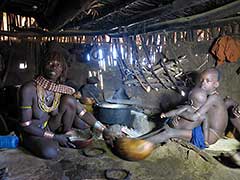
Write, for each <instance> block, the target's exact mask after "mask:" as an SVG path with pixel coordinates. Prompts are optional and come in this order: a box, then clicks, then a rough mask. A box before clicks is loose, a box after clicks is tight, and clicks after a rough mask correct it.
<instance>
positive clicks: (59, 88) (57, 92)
mask: <svg viewBox="0 0 240 180" xmlns="http://www.w3.org/2000/svg"><path fill="white" fill-rule="evenodd" d="M34 82H35V83H36V85H37V96H38V105H39V108H40V109H41V110H42V111H44V112H48V113H49V112H52V111H54V110H55V109H57V107H58V105H59V104H60V98H61V95H62V94H69V95H72V94H73V93H74V92H75V90H74V89H73V88H72V87H69V86H66V85H62V84H56V83H54V82H51V81H49V80H47V79H45V78H44V77H43V76H38V77H37V78H36V79H35V80H34ZM45 90H48V91H51V92H54V99H53V102H52V106H50V107H49V106H48V105H47V104H46V101H45Z"/></svg>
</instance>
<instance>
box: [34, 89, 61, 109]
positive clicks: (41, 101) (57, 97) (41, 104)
mask: <svg viewBox="0 0 240 180" xmlns="http://www.w3.org/2000/svg"><path fill="white" fill-rule="evenodd" d="M44 91H45V90H44V89H43V88H42V87H41V86H39V85H37V96H38V105H39V108H40V109H41V110H42V111H43V112H47V113H49V112H52V111H54V110H55V109H57V108H58V105H59V104H60V98H61V94H60V93H57V92H56V93H54V99H53V102H52V106H50V107H49V106H48V105H47V104H46V103H45V97H44V94H45V92H44Z"/></svg>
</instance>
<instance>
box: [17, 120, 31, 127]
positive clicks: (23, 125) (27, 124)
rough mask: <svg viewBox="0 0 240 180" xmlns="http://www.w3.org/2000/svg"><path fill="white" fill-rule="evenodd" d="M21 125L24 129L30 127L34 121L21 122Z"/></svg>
mask: <svg viewBox="0 0 240 180" xmlns="http://www.w3.org/2000/svg"><path fill="white" fill-rule="evenodd" d="M19 124H20V126H22V127H27V126H30V125H31V124H32V121H31V120H29V121H25V122H20V123H19Z"/></svg>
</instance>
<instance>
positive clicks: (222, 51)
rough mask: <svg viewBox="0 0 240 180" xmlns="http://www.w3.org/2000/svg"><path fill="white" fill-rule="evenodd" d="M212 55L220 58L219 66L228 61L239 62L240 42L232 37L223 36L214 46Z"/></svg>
mask: <svg viewBox="0 0 240 180" xmlns="http://www.w3.org/2000/svg"><path fill="white" fill-rule="evenodd" d="M211 53H212V54H213V55H215V56H216V57H217V58H218V59H217V64H218V65H221V64H223V63H224V61H225V60H226V59H227V60H228V61H230V62H237V60H238V59H239V58H240V41H239V40H237V39H233V38H232V37H230V36H222V37H220V38H218V40H217V41H216V43H215V44H214V45H213V47H212V49H211Z"/></svg>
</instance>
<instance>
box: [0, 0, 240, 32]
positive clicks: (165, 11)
mask: <svg viewBox="0 0 240 180" xmlns="http://www.w3.org/2000/svg"><path fill="white" fill-rule="evenodd" d="M0 7H1V9H2V11H6V12H13V13H16V14H20V15H28V16H32V17H35V18H36V19H37V22H38V24H39V25H40V27H41V28H45V29H48V30H49V31H60V30H68V31H82V32H95V33H96V32H106V33H130V34H136V33H144V32H150V31H156V30H158V31H159V30H160V31H163V30H177V29H187V28H192V27H198V26H211V25H212V24H215V23H222V22H224V21H225V20H226V21H227V20H234V21H239V19H240V18H239V17H240V16H239V14H240V0H235V1H234V0H69V1H66V0H54V1H53V0H13V1H1V2H0ZM229 18H230V19H229Z"/></svg>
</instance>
